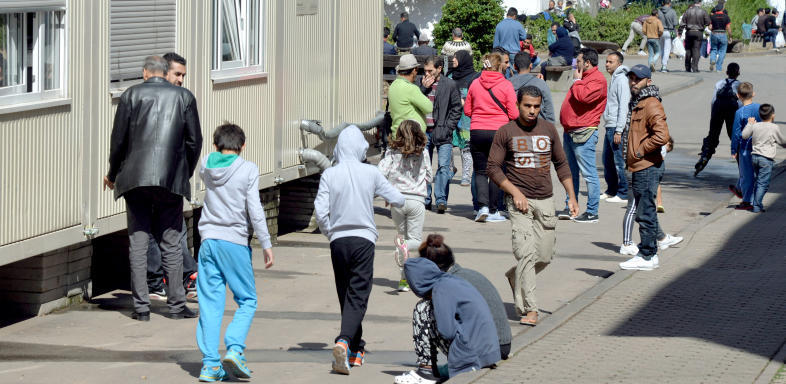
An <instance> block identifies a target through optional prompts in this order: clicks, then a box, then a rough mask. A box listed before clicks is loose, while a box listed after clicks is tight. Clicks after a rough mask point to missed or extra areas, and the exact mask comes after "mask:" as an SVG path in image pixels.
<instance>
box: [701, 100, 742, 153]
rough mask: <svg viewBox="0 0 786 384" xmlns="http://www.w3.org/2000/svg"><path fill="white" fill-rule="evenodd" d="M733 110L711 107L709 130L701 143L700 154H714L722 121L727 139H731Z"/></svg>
mask: <svg viewBox="0 0 786 384" xmlns="http://www.w3.org/2000/svg"><path fill="white" fill-rule="evenodd" d="M735 112H736V110H734V109H729V108H726V109H724V108H717V107H714V106H713V107H712V113H711V114H710V132H709V134H708V135H707V137H706V138H705V139H704V142H703V143H702V145H701V154H702V156H705V155H708V156H712V155H713V154H715V148H717V147H718V143H719V142H720V133H721V128H723V124H724V123H725V124H726V134H727V135H728V136H729V140H731V131H732V128H733V127H734V113H735Z"/></svg>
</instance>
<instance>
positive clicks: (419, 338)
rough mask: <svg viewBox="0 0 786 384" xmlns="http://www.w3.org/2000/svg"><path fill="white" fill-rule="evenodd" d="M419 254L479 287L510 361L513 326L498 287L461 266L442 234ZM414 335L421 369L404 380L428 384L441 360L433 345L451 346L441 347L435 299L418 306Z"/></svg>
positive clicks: (430, 237) (429, 240)
mask: <svg viewBox="0 0 786 384" xmlns="http://www.w3.org/2000/svg"><path fill="white" fill-rule="evenodd" d="M419 252H420V257H423V258H426V259H429V260H431V261H433V262H434V263H435V264H436V265H437V267H439V269H440V270H441V271H443V272H447V273H448V274H449V275H453V276H456V277H460V278H462V279H464V280H465V281H466V282H468V283H470V284H471V285H472V286H473V287H475V289H477V290H478V292H479V293H480V295H481V296H483V299H484V300H485V301H486V304H487V305H488V308H489V311H490V313H491V316H492V318H493V319H494V325H495V326H496V330H497V338H498V339H499V350H500V354H501V357H502V359H503V360H507V358H508V354H509V353H510V342H511V338H512V336H511V332H510V324H508V317H507V313H506V312H505V305H504V303H503V302H502V297H501V296H500V295H499V293H498V292H497V290H496V288H494V285H493V284H491V282H490V281H489V280H488V279H487V278H486V277H485V276H483V275H482V274H480V273H479V272H477V271H475V270H472V269H468V268H463V267H461V266H460V265H458V264H457V263H456V262H455V258H454V257H453V251H452V250H451V249H450V247H449V246H448V245H447V244H445V239H444V238H443V237H442V235H439V234H430V235H428V237H427V238H426V241H424V242H423V244H421V245H420V248H419ZM412 332H413V333H412V338H413V339H414V342H415V353H416V354H417V364H418V369H417V370H412V371H409V372H407V373H405V374H403V375H401V376H402V379H403V377H404V376H410V377H412V378H415V376H418V377H420V378H421V381H414V382H418V383H424V382H426V381H425V380H424V379H428V380H431V379H432V377H433V374H432V373H431V372H432V368H433V365H432V364H433V362H435V361H436V360H437V356H435V354H436V352H437V351H436V350H432V349H431V347H430V346H431V345H437V346H439V347H442V350H443V353H444V352H447V351H448V348H447V346H445V345H440V344H439V342H440V341H441V338H440V337H439V335H438V333H437V330H436V327H435V323H434V311H433V307H432V303H431V300H428V299H422V300H420V301H419V302H418V303H417V304H416V305H415V310H414V311H413V313H412ZM396 382H397V383H398V382H404V383H409V382H412V381H409V382H408V381H404V380H398V381H396Z"/></svg>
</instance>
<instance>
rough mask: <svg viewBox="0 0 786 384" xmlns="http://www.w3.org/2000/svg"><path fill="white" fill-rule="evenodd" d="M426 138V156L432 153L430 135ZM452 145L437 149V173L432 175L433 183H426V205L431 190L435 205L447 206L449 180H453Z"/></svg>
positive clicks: (429, 200)
mask: <svg viewBox="0 0 786 384" xmlns="http://www.w3.org/2000/svg"><path fill="white" fill-rule="evenodd" d="M427 136H428V145H427V147H426V148H427V150H428V156H429V158H432V157H431V156H432V155H433V153H434V147H435V146H434V144H433V142H432V141H431V133H430V132H429V133H428V134H427ZM452 160H453V144H450V143H448V144H442V145H440V146H439V147H437V172H435V174H434V182H433V183H428V186H427V188H426V189H427V190H426V205H428V204H431V190H432V186H433V189H434V200H436V203H437V205H439V204H445V205H447V204H448V194H449V193H450V180H451V179H452V178H453V175H454V173H453V166H452V164H453V161H452Z"/></svg>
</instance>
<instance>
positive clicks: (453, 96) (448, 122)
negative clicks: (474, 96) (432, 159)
mask: <svg viewBox="0 0 786 384" xmlns="http://www.w3.org/2000/svg"><path fill="white" fill-rule="evenodd" d="M422 81H423V79H421V83H420V90H421V92H423V94H424V95H428V94H429V93H430V92H431V88H426V87H424V86H423V83H422ZM462 112H463V105H462V104H461V93H460V92H459V90H458V88H457V87H456V82H455V81H453V79H451V78H448V77H447V76H444V75H442V76H440V77H439V84H437V94H436V95H434V110H433V111H432V116H434V130H433V131H432V132H431V140H432V143H433V144H434V145H437V146H439V145H443V144H450V143H452V142H453V131H454V130H456V129H458V122H459V119H461V113H462Z"/></svg>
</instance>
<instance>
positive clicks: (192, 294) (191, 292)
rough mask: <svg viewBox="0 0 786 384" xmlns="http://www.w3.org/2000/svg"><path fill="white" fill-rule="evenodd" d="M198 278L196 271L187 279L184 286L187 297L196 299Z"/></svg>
mask: <svg viewBox="0 0 786 384" xmlns="http://www.w3.org/2000/svg"><path fill="white" fill-rule="evenodd" d="M196 279H197V273H196V272H194V273H192V274H191V275H189V276H188V280H186V284H185V286H184V287H183V288H185V289H186V299H192V300H195V299H196V298H197V290H196Z"/></svg>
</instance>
